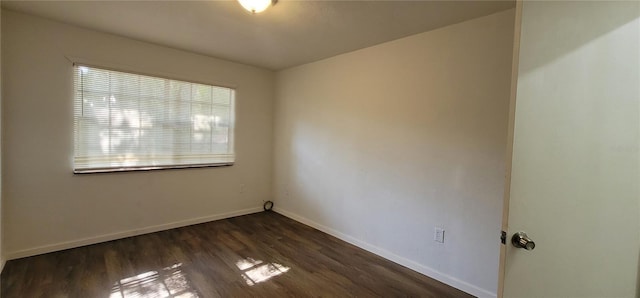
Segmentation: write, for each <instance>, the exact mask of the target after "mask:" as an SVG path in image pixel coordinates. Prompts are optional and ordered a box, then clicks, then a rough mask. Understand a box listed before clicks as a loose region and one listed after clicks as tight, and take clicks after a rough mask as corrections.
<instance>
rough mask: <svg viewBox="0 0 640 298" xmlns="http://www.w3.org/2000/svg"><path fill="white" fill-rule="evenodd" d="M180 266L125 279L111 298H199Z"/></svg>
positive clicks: (114, 286)
mask: <svg viewBox="0 0 640 298" xmlns="http://www.w3.org/2000/svg"><path fill="white" fill-rule="evenodd" d="M180 266H182V264H181V263H178V264H174V265H172V266H169V267H166V268H163V269H162V270H159V271H147V272H145V273H141V274H138V275H136V276H132V277H127V278H123V279H121V280H119V281H117V282H116V283H115V284H114V285H113V288H112V289H111V296H110V298H133V297H139V298H147V297H149V298H151V297H154V298H155V297H162V298H174V297H176V298H177V297H180V298H198V297H199V296H198V294H197V293H196V292H195V290H194V289H192V288H191V285H189V280H188V279H187V277H186V276H185V275H184V273H183V272H182V270H180Z"/></svg>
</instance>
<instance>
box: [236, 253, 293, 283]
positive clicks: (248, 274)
mask: <svg viewBox="0 0 640 298" xmlns="http://www.w3.org/2000/svg"><path fill="white" fill-rule="evenodd" d="M236 267H238V269H240V270H241V271H242V278H243V279H244V281H245V282H246V283H247V284H248V285H250V286H253V285H255V284H257V283H260V282H263V281H266V280H268V279H270V278H272V277H274V276H278V275H280V274H283V273H286V272H287V271H289V269H290V268H289V267H286V266H283V265H280V264H277V263H265V262H263V261H260V260H255V259H252V258H246V259H243V260H239V261H238V262H236Z"/></svg>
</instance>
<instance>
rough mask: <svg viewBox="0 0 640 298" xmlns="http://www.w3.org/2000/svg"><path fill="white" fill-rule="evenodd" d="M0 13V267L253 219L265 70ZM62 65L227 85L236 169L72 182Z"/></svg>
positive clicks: (266, 174) (263, 158)
mask: <svg viewBox="0 0 640 298" xmlns="http://www.w3.org/2000/svg"><path fill="white" fill-rule="evenodd" d="M2 13H3V15H2V60H3V62H4V63H3V65H2V71H3V73H4V76H3V80H4V81H3V90H2V91H3V100H4V102H3V105H4V108H3V121H4V125H3V129H4V140H3V147H4V148H3V150H4V152H3V154H4V157H5V159H4V163H3V165H2V166H3V174H4V175H3V176H2V182H3V183H2V184H3V194H4V196H3V199H4V209H5V210H4V216H5V217H4V218H3V222H4V223H5V226H4V230H5V234H6V235H5V239H6V255H7V256H8V258H15V257H20V256H25V255H32V254H35V253H41V252H47V251H51V250H56V249H61V248H67V247H73V246H77V245H80V244H86V243H92V242H96V241H102V240H109V239H113V238H119V237H123V236H129V235H133V234H136V233H140V232H148V231H153V230H159V229H164V228H169V227H173V226H179V225H184V224H189V223H195V222H201V221H208V220H212V219H216V218H220V217H225V216H230V215H235V214H242V213H247V212H253V211H259V210H261V206H262V200H266V199H270V194H271V175H272V167H271V163H272V139H273V137H272V122H273V119H272V105H273V103H272V101H273V86H274V81H273V80H274V74H273V73H272V72H270V71H266V70H262V69H259V68H255V67H250V66H245V65H240V64H236V63H231V62H226V61H223V60H218V59H213V58H209V57H205V56H201V55H196V54H191V53H187V52H183V51H178V50H174V49H170V48H165V47H160V46H156V45H152V44H147V43H143V42H138V41H134V40H130V39H126V38H121V37H116V36H113V35H108V34H103V33H98V32H95V31H89V30H84V29H80V28H78V27H72V26H68V25H64V24H61V23H56V22H51V21H48V20H45V19H42V18H37V17H32V16H27V15H23V14H19V13H15V12H10V11H2ZM65 56H69V57H79V58H82V59H84V60H85V61H95V62H96V63H100V64H112V65H116V66H121V67H125V68H131V69H135V70H138V71H140V72H144V73H150V74H162V75H168V76H171V77H173V78H176V79H183V80H194V81H198V82H209V83H212V84H221V85H225V86H233V87H236V88H237V111H236V115H237V116H236V120H237V122H236V143H235V144H236V155H237V159H236V164H235V165H234V166H231V167H222V168H204V169H185V170H165V171H151V172H130V173H112V174H89V175H73V174H72V168H71V160H72V155H73V115H72V111H73V106H72V103H73V100H72V96H73V94H72V64H71V62H70V61H69V60H67V58H65ZM240 184H244V185H245V190H244V191H243V192H240Z"/></svg>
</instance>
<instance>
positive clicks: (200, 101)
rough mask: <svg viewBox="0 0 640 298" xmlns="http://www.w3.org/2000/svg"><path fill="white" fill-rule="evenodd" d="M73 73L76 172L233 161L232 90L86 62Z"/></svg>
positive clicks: (76, 67) (199, 164)
mask: <svg viewBox="0 0 640 298" xmlns="http://www.w3.org/2000/svg"><path fill="white" fill-rule="evenodd" d="M74 73H75V74H74V83H75V100H74V128H75V129H74V135H75V153H74V159H73V162H74V172H76V173H83V172H103V171H120V170H136V169H155V168H173V167H193V166H216V165H231V164H233V162H234V159H235V157H234V153H233V152H234V151H233V126H234V95H235V91H234V90H233V89H229V88H224V87H217V86H210V85H203V84H196V83H189V82H183V81H177V80H170V79H165V78H157V77H150V76H144V75H138V74H131V73H124V72H119V71H112V70H105V69H99V68H93V67H87V66H74Z"/></svg>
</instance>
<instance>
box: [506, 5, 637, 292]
mask: <svg viewBox="0 0 640 298" xmlns="http://www.w3.org/2000/svg"><path fill="white" fill-rule="evenodd" d="M517 9H518V13H517V15H518V17H517V19H519V20H520V22H516V23H517V25H516V32H519V34H520V41H519V53H518V51H517V48H518V47H517V46H516V47H515V48H516V51H514V52H515V53H516V54H517V55H516V57H519V59H515V61H516V62H517V63H516V64H514V65H516V66H517V68H516V70H515V73H517V82H516V83H515V86H516V88H515V89H514V90H515V91H517V92H515V96H513V97H512V105H513V104H514V103H515V105H514V106H512V119H514V121H513V122H512V124H513V151H512V158H511V161H512V164H511V167H510V170H511V171H510V173H507V177H510V183H509V181H507V182H508V183H507V185H508V186H510V189H509V188H508V189H507V192H506V193H507V194H508V195H507V199H506V201H505V202H506V203H505V207H506V208H505V221H504V227H503V228H506V231H507V245H505V246H504V248H506V253H505V254H504V255H503V262H502V263H501V270H503V271H501V274H504V276H503V278H504V279H503V280H502V279H501V281H503V284H502V286H504V287H503V289H504V292H503V293H502V294H503V296H504V297H639V295H640V291H639V289H638V288H639V287H640V285H639V282H638V280H639V278H640V277H639V274H638V273H639V270H640V263H639V254H640V2H639V1H625V2H611V1H603V2H594V1H567V2H558V1H531V2H528V1H525V2H524V3H518V8H517ZM518 23H519V24H520V26H518ZM516 40H517V34H516ZM514 77H516V76H514ZM509 174H510V176H509ZM519 231H523V232H526V233H527V235H528V236H529V238H530V239H531V240H532V241H534V242H535V244H536V245H535V248H534V249H533V250H525V249H523V248H516V247H514V246H513V245H512V244H511V243H510V239H511V236H512V235H513V234H514V233H516V232H519ZM500 288H501V289H502V287H500Z"/></svg>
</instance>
